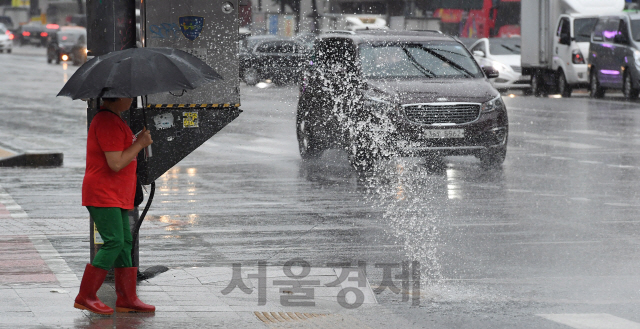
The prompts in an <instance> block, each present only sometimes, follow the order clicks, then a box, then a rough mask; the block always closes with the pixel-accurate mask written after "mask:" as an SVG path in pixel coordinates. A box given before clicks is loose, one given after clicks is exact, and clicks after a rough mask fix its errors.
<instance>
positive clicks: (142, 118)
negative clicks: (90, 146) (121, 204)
mask: <svg viewBox="0 0 640 329" xmlns="http://www.w3.org/2000/svg"><path fill="white" fill-rule="evenodd" d="M238 29H239V23H238V1H237V0H145V1H143V2H142V3H141V33H140V41H141V43H142V45H143V47H168V48H175V49H179V50H182V51H185V52H188V53H190V54H192V55H194V56H196V57H198V58H200V59H201V60H203V61H204V62H205V63H207V64H208V65H209V66H211V67H212V68H213V69H214V70H215V71H216V72H217V73H218V74H220V75H221V76H222V77H223V80H221V81H215V82H212V83H209V84H206V85H204V86H202V87H199V88H196V89H194V90H182V91H180V90H177V91H174V92H167V93H160V94H153V95H146V96H144V97H143V99H142V109H141V111H135V113H133V112H132V118H131V119H132V124H133V123H134V122H137V124H136V125H137V127H136V128H139V129H142V126H146V127H147V128H148V129H149V130H150V131H151V136H153V141H154V142H153V145H151V152H150V153H151V154H147V156H145V157H144V158H143V159H141V158H139V159H138V160H139V161H138V162H139V164H138V166H139V167H138V176H139V177H140V178H141V180H142V182H143V184H149V183H151V182H152V181H154V180H155V179H156V178H158V177H159V176H161V175H162V174H164V173H165V172H166V171H167V170H169V169H170V168H171V167H173V166H174V165H175V164H176V163H178V161H180V160H181V159H182V158H184V157H185V156H187V155H188V154H189V153H191V152H192V151H193V150H195V149H196V148H197V147H198V146H200V145H201V144H202V143H204V142H205V141H206V140H207V139H209V138H210V137H211V136H213V135H214V134H216V133H217V132H218V131H220V130H221V129H222V128H223V127H224V126H226V125H227V124H228V123H229V122H231V121H232V120H233V119H235V118H236V117H237V116H238V115H239V113H240V109H239V107H240V91H239V74H238ZM136 131H137V130H136ZM141 160H142V161H141Z"/></svg>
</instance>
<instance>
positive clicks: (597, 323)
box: [537, 313, 640, 329]
mask: <svg viewBox="0 0 640 329" xmlns="http://www.w3.org/2000/svg"><path fill="white" fill-rule="evenodd" d="M537 315H538V316H540V317H543V318H545V319H547V320H550V321H553V322H557V323H561V324H564V325H567V326H569V327H571V328H576V329H640V323H637V322H633V321H629V320H627V319H623V318H619V317H617V316H614V315H611V314H607V313H583V314H579V313H575V314H537Z"/></svg>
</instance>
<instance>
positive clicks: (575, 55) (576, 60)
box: [571, 49, 584, 64]
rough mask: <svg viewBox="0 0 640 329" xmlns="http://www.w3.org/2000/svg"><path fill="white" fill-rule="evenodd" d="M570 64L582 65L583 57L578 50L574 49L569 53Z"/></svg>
mask: <svg viewBox="0 0 640 329" xmlns="http://www.w3.org/2000/svg"><path fill="white" fill-rule="evenodd" d="M571 62H572V63H573V64H584V57H583V56H582V53H581V52H580V50H579V49H574V50H573V51H572V52H571Z"/></svg>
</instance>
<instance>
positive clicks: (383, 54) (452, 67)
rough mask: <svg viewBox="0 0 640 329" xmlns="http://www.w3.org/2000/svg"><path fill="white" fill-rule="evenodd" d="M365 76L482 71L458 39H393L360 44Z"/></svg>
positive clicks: (457, 74)
mask: <svg viewBox="0 0 640 329" xmlns="http://www.w3.org/2000/svg"><path fill="white" fill-rule="evenodd" d="M359 57H360V64H361V67H362V75H363V77H364V78H407V79H409V78H424V77H428V78H480V77H482V76H483V75H482V72H481V71H480V68H479V67H478V66H477V65H476V63H475V62H474V61H473V59H472V58H471V56H470V55H469V54H468V53H467V51H466V50H465V49H464V46H462V45H461V44H458V43H453V42H447V43H392V44H372V45H363V46H361V47H360V54H359Z"/></svg>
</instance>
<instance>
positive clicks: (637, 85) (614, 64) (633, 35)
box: [587, 13, 640, 99]
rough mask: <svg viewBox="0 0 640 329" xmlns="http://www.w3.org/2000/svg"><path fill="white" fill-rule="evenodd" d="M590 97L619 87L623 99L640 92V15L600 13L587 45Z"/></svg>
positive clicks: (630, 97) (637, 94)
mask: <svg viewBox="0 0 640 329" xmlns="http://www.w3.org/2000/svg"><path fill="white" fill-rule="evenodd" d="M587 58H588V59H589V81H590V88H589V91H590V96H591V97H594V98H602V97H604V93H605V91H606V90H615V89H617V90H622V93H623V94H624V96H625V98H627V99H637V98H638V96H639V95H640V67H639V66H640V65H639V64H640V14H638V13H621V14H617V15H610V16H600V17H599V18H598V21H597V23H596V25H595V27H594V30H593V33H591V42H590V44H589V53H588V57H587Z"/></svg>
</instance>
